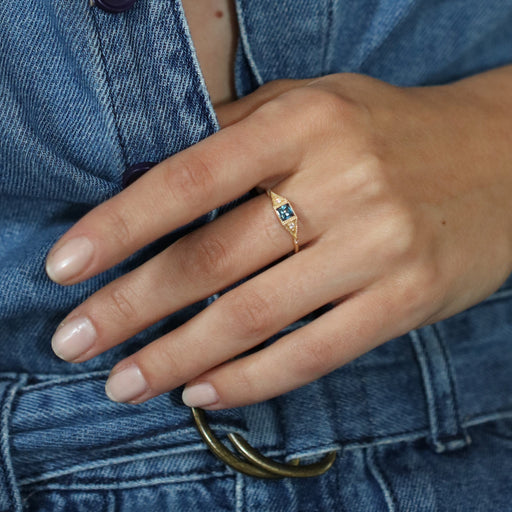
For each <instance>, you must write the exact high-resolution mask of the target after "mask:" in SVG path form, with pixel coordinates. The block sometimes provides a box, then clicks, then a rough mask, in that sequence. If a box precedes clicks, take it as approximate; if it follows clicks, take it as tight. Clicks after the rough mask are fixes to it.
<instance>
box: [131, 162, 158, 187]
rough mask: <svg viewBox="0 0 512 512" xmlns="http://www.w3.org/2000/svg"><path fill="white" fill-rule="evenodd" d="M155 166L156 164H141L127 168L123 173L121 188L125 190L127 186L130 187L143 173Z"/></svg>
mask: <svg viewBox="0 0 512 512" xmlns="http://www.w3.org/2000/svg"><path fill="white" fill-rule="evenodd" d="M155 165H156V162H141V163H139V164H135V165H132V166H130V167H128V169H126V171H124V173H123V188H126V187H127V186H128V185H131V184H132V183H133V182H134V181H136V180H138V179H139V178H140V177H141V176H142V175H143V174H144V173H146V172H147V171H149V169H151V167H154V166H155Z"/></svg>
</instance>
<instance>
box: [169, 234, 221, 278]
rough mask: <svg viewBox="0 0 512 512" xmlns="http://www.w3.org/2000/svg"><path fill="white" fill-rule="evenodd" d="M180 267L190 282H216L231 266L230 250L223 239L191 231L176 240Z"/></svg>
mask: <svg viewBox="0 0 512 512" xmlns="http://www.w3.org/2000/svg"><path fill="white" fill-rule="evenodd" d="M174 245H175V249H176V252H177V263H178V268H179V269H180V270H181V274H182V275H183V276H185V278H187V279H188V280H189V281H190V282H193V283H197V282H212V281H214V282H216V281H217V280H218V278H219V277H222V276H225V275H226V270H227V269H229V266H230V258H229V251H228V250H227V249H226V246H225V244H224V242H223V241H221V240H220V239H218V238H214V237H212V236H208V237H204V236H203V237H200V236H195V234H194V233H190V234H189V235H188V236H187V237H184V238H181V239H180V240H178V241H177V242H175V244H174Z"/></svg>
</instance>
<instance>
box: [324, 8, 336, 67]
mask: <svg viewBox="0 0 512 512" xmlns="http://www.w3.org/2000/svg"><path fill="white" fill-rule="evenodd" d="M333 1H334V0H326V2H327V16H326V23H325V30H322V34H323V35H324V41H322V46H323V48H324V54H323V56H322V69H323V73H322V74H326V73H328V69H329V67H330V50H331V46H332V45H331V44H330V43H331V42H332V39H333V37H332V32H333V30H332V27H333V5H332V4H333Z"/></svg>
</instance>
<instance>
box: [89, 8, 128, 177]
mask: <svg viewBox="0 0 512 512" xmlns="http://www.w3.org/2000/svg"><path fill="white" fill-rule="evenodd" d="M90 11H91V17H92V20H93V23H94V30H95V31H96V36H97V41H98V50H99V52H100V55H101V63H102V65H103V73H104V75H105V81H106V83H107V90H108V97H109V99H110V107H111V109H112V117H113V118H114V122H115V125H116V132H117V140H118V142H119V147H120V148H121V153H122V155H123V160H124V164H125V167H127V166H128V157H127V153H126V147H125V144H124V142H123V139H122V136H121V129H120V124H119V118H118V115H117V110H116V106H115V103H114V97H113V95H112V79H111V77H110V74H109V72H108V65H107V60H106V57H105V53H104V51H103V44H102V42H101V31H100V28H99V26H98V19H97V17H96V14H95V12H94V9H93V8H91V9H90ZM119 178H120V176H119Z"/></svg>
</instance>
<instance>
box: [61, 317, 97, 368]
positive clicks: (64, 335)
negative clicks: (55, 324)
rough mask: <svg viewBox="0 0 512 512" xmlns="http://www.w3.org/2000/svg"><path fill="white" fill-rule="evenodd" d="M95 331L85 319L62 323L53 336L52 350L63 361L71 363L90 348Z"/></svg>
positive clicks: (80, 318)
mask: <svg viewBox="0 0 512 512" xmlns="http://www.w3.org/2000/svg"><path fill="white" fill-rule="evenodd" d="M95 340H96V330H95V329H94V326H93V325H92V323H91V321H90V320H89V319H88V318H87V317H78V318H73V319H72V320H69V321H68V322H65V323H63V324H62V325H61V326H60V327H59V328H58V329H57V330H56V331H55V334H54V335H53V338H52V349H53V351H54V352H55V354H56V355H57V356H59V357H60V358H61V359H64V360H65V361H72V360H73V359H76V358H77V357H78V356H81V355H82V354H83V353H84V352H86V351H87V350H88V349H90V348H91V347H92V345H93V344H94V341H95Z"/></svg>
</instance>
